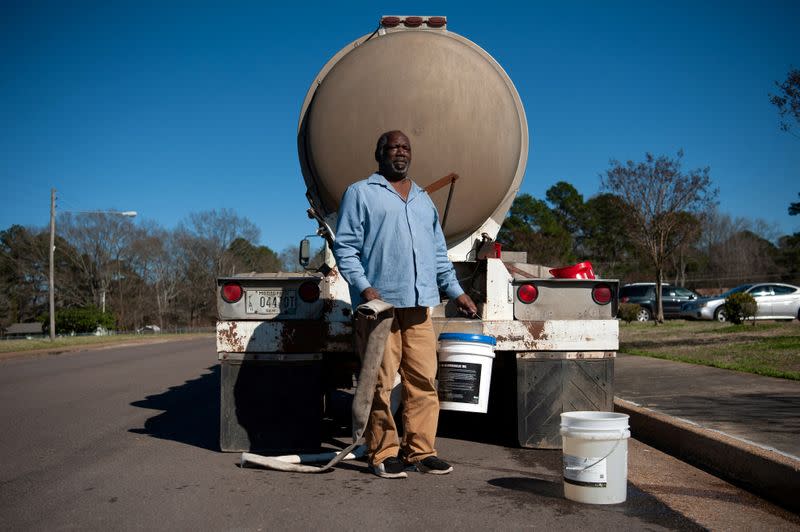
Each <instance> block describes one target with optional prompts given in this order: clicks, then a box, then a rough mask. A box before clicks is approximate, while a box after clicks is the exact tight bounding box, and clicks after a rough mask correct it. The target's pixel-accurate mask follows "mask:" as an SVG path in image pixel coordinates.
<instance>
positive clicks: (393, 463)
mask: <svg viewBox="0 0 800 532" xmlns="http://www.w3.org/2000/svg"><path fill="white" fill-rule="evenodd" d="M369 467H370V469H371V470H372V472H373V473H375V474H376V475H378V476H379V477H381V478H406V477H408V475H407V474H406V471H405V470H406V465H405V464H404V463H403V461H402V460H400V459H399V458H397V457H396V456H390V457H389V458H387V459H386V460H384V461H383V462H381V463H380V464H373V465H371V466H369Z"/></svg>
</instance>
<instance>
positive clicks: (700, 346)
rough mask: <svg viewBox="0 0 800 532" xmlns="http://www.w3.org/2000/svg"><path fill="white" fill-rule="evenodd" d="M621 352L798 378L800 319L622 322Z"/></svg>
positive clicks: (799, 364)
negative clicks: (739, 321) (733, 321)
mask: <svg viewBox="0 0 800 532" xmlns="http://www.w3.org/2000/svg"><path fill="white" fill-rule="evenodd" d="M619 351H620V352H621V353H626V354H630V355H639V356H649V357H655V358H663V359H667V360H678V361H681V362H689V363H692V364H702V365H706V366H714V367H718V368H725V369H732V370H736V371H744V372H747V373H755V374H758V375H768V376H770V377H781V378H785V379H795V380H800V322H798V321H792V322H772V321H768V322H756V324H755V325H753V324H752V322H750V323H746V324H743V325H729V324H724V323H717V322H707V321H683V320H672V321H668V322H666V323H665V324H663V325H653V324H652V323H645V324H641V323H631V324H620V349H619Z"/></svg>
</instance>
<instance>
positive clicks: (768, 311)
mask: <svg viewBox="0 0 800 532" xmlns="http://www.w3.org/2000/svg"><path fill="white" fill-rule="evenodd" d="M738 292H744V293H747V294H750V295H751V296H753V298H754V299H755V300H756V304H757V305H758V311H757V312H756V315H755V319H757V320H782V319H794V318H797V319H799V320H800V287H797V286H793V285H790V284H782V283H759V284H743V285H741V286H737V287H736V288H732V289H730V290H728V291H727V292H725V293H724V294H721V295H718V296H715V297H707V298H702V299H698V300H697V301H690V302H689V303H685V304H684V305H683V306H682V307H681V316H682V317H684V318H690V319H697V320H717V321H727V320H728V317H727V316H726V315H725V308H724V307H723V304H724V303H725V299H726V298H727V297H728V296H729V295H731V294H736V293H738Z"/></svg>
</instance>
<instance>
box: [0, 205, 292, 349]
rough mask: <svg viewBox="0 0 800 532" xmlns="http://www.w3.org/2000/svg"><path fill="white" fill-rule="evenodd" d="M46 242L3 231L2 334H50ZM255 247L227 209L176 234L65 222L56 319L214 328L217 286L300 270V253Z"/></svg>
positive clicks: (69, 217) (33, 233)
mask: <svg viewBox="0 0 800 532" xmlns="http://www.w3.org/2000/svg"><path fill="white" fill-rule="evenodd" d="M49 238H50V236H49V230H48V229H36V228H27V227H22V226H19V225H14V226H11V227H9V228H8V229H5V230H3V231H0V327H2V328H5V327H7V326H8V325H9V324H11V323H17V322H30V321H36V320H40V321H43V322H44V323H45V325H46V324H47V322H48V320H47V319H46V318H47V311H48V272H49V258H48V246H49ZM258 238H259V230H258V228H257V227H256V226H255V224H253V223H252V222H251V221H250V220H248V219H247V218H244V217H240V216H238V215H237V214H236V213H235V212H233V211H232V210H229V209H221V210H211V211H204V212H199V213H193V214H190V215H189V216H188V217H187V218H186V219H185V220H183V221H182V222H181V223H180V224H179V225H178V227H177V228H176V229H174V230H166V229H164V228H162V227H160V226H158V225H156V224H154V223H150V222H145V223H142V224H140V225H136V224H134V223H133V222H132V221H131V220H130V219H128V218H123V217H119V216H115V215H113V214H108V213H93V214H79V215H73V214H70V213H60V214H59V215H58V218H57V220H56V240H55V253H54V266H55V268H54V269H55V275H54V284H55V291H54V293H55V302H56V309H57V311H56V318H58V317H59V311H60V310H66V309H76V308H84V309H85V308H91V309H96V310H97V311H98V312H99V313H100V314H101V315H102V311H103V310H105V314H107V315H108V316H106V318H108V317H110V318H112V320H111V322H110V323H111V324H113V326H114V327H115V328H116V329H119V330H136V329H139V328H140V327H143V326H146V325H158V326H159V327H161V328H162V329H169V328H174V327H204V326H209V325H212V324H213V323H214V321H215V319H216V301H215V286H216V278H217V277H218V276H226V275H234V274H237V273H242V272H251V271H262V272H268V271H278V270H284V271H293V270H294V265H293V263H295V262H296V258H295V257H296V250H294V251H293V250H292V249H287V250H285V252H284V254H283V257H281V256H279V255H278V254H277V253H276V252H275V251H273V250H272V249H270V248H269V247H267V246H261V245H256V244H253V242H257V241H258ZM289 256H292V259H291V260H290V261H288V262H291V264H288V265H287V264H285V262H284V261H285V260H288V259H289ZM107 323H108V322H107ZM58 329H59V327H58V325H56V330H57V333H59V334H60V333H61V332H63V331H60V330H58Z"/></svg>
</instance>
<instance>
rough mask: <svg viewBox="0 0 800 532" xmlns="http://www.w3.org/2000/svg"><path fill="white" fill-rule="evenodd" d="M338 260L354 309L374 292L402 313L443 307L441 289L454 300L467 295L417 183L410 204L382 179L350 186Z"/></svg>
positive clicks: (339, 230) (341, 214)
mask: <svg viewBox="0 0 800 532" xmlns="http://www.w3.org/2000/svg"><path fill="white" fill-rule="evenodd" d="M333 254H334V256H335V257H336V263H337V264H338V266H339V272H340V273H341V274H342V276H343V277H344V279H345V280H346V281H347V283H348V284H349V285H350V301H351V302H352V304H353V307H355V306H357V305H359V304H360V303H361V292H363V291H364V290H365V289H367V288H369V287H372V288H375V289H376V290H378V292H379V293H380V295H381V299H383V300H384V301H386V302H387V303H391V304H392V305H394V306H395V307H398V308H408V307H418V306H419V307H432V306H435V305H438V304H439V302H440V300H439V289H441V290H442V291H443V292H445V293H446V294H447V296H448V297H449V298H451V299H453V298H456V297H458V296H460V295H461V294H463V293H464V290H462V288H461V286H460V285H459V284H458V280H457V279H456V274H455V270H454V269H453V265H452V263H451V262H450V261H449V260H448V258H447V245H446V244H445V240H444V235H443V234H442V228H441V226H440V225H439V213H438V212H437V211H436V207H435V206H434V205H433V202H432V201H431V199H430V197H429V196H428V194H427V192H425V191H424V190H422V189H421V188H420V187H418V186H417V184H416V183H414V182H412V183H411V191H410V192H409V193H408V198H407V199H406V200H405V201H404V200H403V198H402V197H401V196H400V194H398V193H397V191H396V190H395V189H394V187H392V185H391V184H390V183H389V182H388V181H387V180H386V178H385V177H383V176H382V175H380V174H372V175H371V176H370V177H369V178H368V179H365V180H363V181H358V182H356V183H353V184H352V185H350V186H349V187H348V188H347V190H346V191H345V193H344V197H343V198H342V203H341V205H340V206H339V221H338V223H337V225H336V241H335V242H334V245H333Z"/></svg>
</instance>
